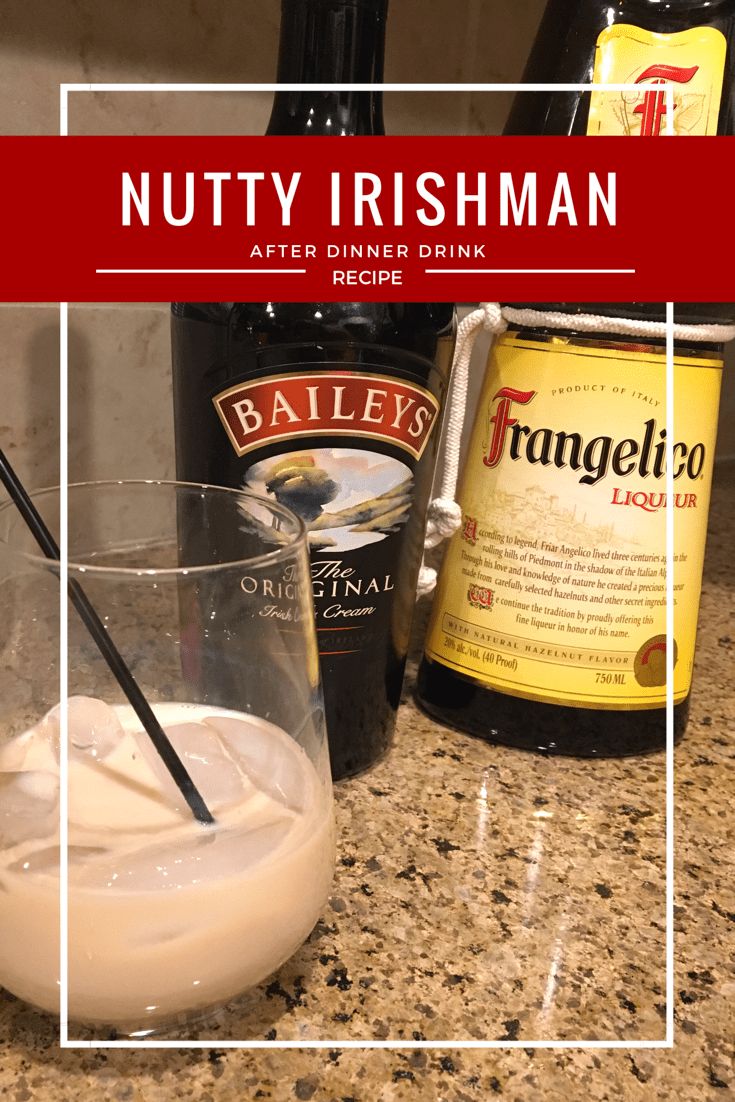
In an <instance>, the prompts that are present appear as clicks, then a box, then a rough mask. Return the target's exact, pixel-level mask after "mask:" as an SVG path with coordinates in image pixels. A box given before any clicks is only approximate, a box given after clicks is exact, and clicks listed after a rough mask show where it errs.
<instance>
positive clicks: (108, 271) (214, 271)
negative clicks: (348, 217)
mask: <svg viewBox="0 0 735 1102" xmlns="http://www.w3.org/2000/svg"><path fill="white" fill-rule="evenodd" d="M95 273H96V275H306V268H95Z"/></svg>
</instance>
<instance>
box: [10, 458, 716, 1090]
mask: <svg viewBox="0 0 735 1102" xmlns="http://www.w3.org/2000/svg"><path fill="white" fill-rule="evenodd" d="M734 518H735V466H733V465H732V464H730V465H723V466H721V467H720V468H719V469H718V472H717V481H716V488H715V495H714V499H713V507H712V512H711V518H710V536H709V544H708V554H707V565H706V572H705V586H704V592H703V599H702V612H701V620H700V636H699V649H698V656H697V676H696V679H695V688H694V693H693V700H692V714H691V720H690V725H689V730H688V733H687V735H686V737H685V740H684V742H683V743H682V745H681V747H680V749H679V750H678V752H677V767H676V791H677V878H676V903H677V909H676V938H677V941H676V959H677V967H676V982H675V1020H676V1046H675V1048H674V1050H673V1051H671V1050H666V1049H664V1050H655V1049H642V1050H627V1051H626V1050H623V1051H601V1050H597V1051H594V1050H579V1049H576V1050H575V1049H568V1050H562V1049H557V1050H556V1051H545V1050H536V1051H534V1050H531V1049H525V1048H517V1049H512V1050H502V1051H484V1052H483V1051H479V1050H477V1049H471V1048H468V1049H457V1048H456V1047H455V1048H453V1047H452V1046H451V1045H449V1046H448V1047H447V1048H446V1049H441V1050H421V1049H416V1050H407V1051H390V1050H372V1051H352V1050H344V1049H342V1050H341V1049H340V1041H342V1040H345V1039H366V1038H372V1039H379V1040H380V1039H391V1040H401V1039H403V1040H409V1041H410V1040H422V1039H427V1040H446V1039H449V1038H451V1039H454V1040H463V1041H469V1042H472V1041H476V1040H480V1039H494V1038H498V1039H501V1038H502V1039H506V1040H518V1041H521V1042H523V1041H530V1040H533V1039H536V1040H538V1039H558V1038H567V1039H578V1038H588V1039H596V1038H606V1039H621V1040H627V1041H633V1040H644V1039H651V1040H662V1039H663V1038H664V1036H665V1014H666V1007H665V909H664V759H663V757H662V756H661V755H655V756H651V757H647V758H640V759H628V760H623V761H601V762H581V761H573V760H567V759H545V758H541V757H535V756H531V755H527V754H523V753H520V752H513V751H510V750H506V749H503V748H499V747H493V746H490V745H487V744H485V743H483V742H482V741H479V740H475V739H471V738H468V737H464V736H462V735H459V734H457V733H455V732H452V731H449V730H446V729H444V728H442V727H439V726H437V725H436V724H434V723H433V722H431V721H430V720H428V719H427V718H426V717H425V716H423V715H422V714H421V713H420V712H419V711H417V709H416V707H415V705H414V704H413V702H412V699H411V694H412V682H413V676H414V674H415V665H416V663H415V661H414V662H412V663H411V664H410V667H409V676H408V678H407V685H406V694H405V702H404V704H403V706H402V708H401V712H400V717H399V723H398V730H397V735H396V742H395V747H394V749H393V750H392V752H391V754H390V755H389V756H388V757H387V758H386V759H385V760H384V761H383V762H381V763H379V764H378V765H377V766H376V767H375V768H374V769H373V770H371V771H370V772H369V773H368V774H366V775H364V776H363V777H361V778H358V779H356V780H352V781H349V782H344V783H342V784H340V785H338V786H337V819H338V828H339V834H340V843H339V856H338V864H337V874H336V880H335V884H334V890H333V894H332V896H331V900H330V903H329V905H328V907H327V909H326V911H325V913H324V916H323V918H322V921H321V922H320V923H319V924H318V926H317V928H316V930H315V931H314V933H313V934H312V936H311V938H310V940H309V942H308V943H307V944H306V945H305V946H304V947H303V948H302V949H301V950H300V951H299V953H297V955H296V956H295V957H294V958H292V960H291V961H290V962H289V963H288V964H287V965H285V966H284V967H283V968H282V969H281V970H280V972H279V973H278V974H277V976H275V977H272V978H271V980H270V981H268V982H266V983H265V984H263V985H262V987H261V988H260V989H258V990H257V991H256V992H254V993H251V994H250V995H248V996H246V997H245V998H244V999H243V1000H241V1001H239V1002H238V1003H236V1004H232V1005H231V1006H230V1007H228V1008H227V1010H226V1011H224V1012H222V1013H221V1014H220V1016H219V1018H218V1020H217V1021H216V1022H215V1023H214V1026H213V1027H209V1028H208V1029H207V1030H203V1031H202V1032H201V1034H200V1036H201V1037H203V1038H211V1037H214V1038H216V1039H218V1040H220V1039H221V1040H225V1039H243V1038H261V1039H275V1040H276V1041H282V1040H304V1039H330V1040H333V1041H334V1047H333V1048H330V1049H328V1050H322V1051H318V1050H316V1051H315V1050H268V1051H249V1052H248V1051H237V1050H222V1049H215V1050H212V1051H207V1050H202V1051H198V1050H189V1051H175V1050H164V1051H161V1050H155V1051H147V1052H142V1051H139V1050H136V1051H129V1050H107V1051H79V1050H75V1051H65V1052H60V1051H59V1050H58V1049H57V1048H56V1039H55V1033H54V1026H53V1023H52V1022H50V1021H49V1020H48V1019H46V1018H44V1017H42V1016H40V1015H38V1014H36V1013H35V1012H33V1011H32V1010H30V1009H28V1008H26V1007H25V1006H24V1005H23V1004H21V1003H20V1002H18V1001H17V1000H15V999H14V998H13V997H12V996H10V995H7V994H5V993H4V992H2V991H0V1095H2V1096H3V1097H6V1096H7V1098H8V1099H10V1100H12V1102H26V1100H31V1099H43V1100H44V1102H62V1100H63V1102H68V1100H70V1099H75V1100H78V1102H164V1100H165V1102H169V1100H174V1099H189V1098H191V1099H195V1100H199V1102H218V1100H221V1102H228V1100H233V1102H234V1100H235V1099H237V1100H242V1099H255V1098H262V1099H269V1098H270V1099H276V1100H280V1099H284V1100H286V1099H301V1100H308V1099H313V1100H314V1102H327V1100H329V1102H332V1100H342V1102H353V1100H354V1102H376V1100H380V1102H382V1100H386V1102H387V1100H390V1102H393V1100H395V1102H399V1100H403V1099H421V1100H426V1102H431V1100H435V1099H436V1100H442V1102H473V1100H480V1099H483V1100H484V1099H488V1098H493V1097H495V1096H497V1097H499V1098H503V1099H508V1100H518V1102H520V1100H523V1102H528V1100H535V1099H539V1100H544V1102H546V1100H556V1099H564V1100H566V1102H568V1100H570V1099H572V1100H576V1099H579V1100H588V1099H589V1100H595V1099H619V1098H624V1099H630V1100H634V1102H637V1100H639V1099H640V1100H646V1102H648V1100H649V1099H652V1098H659V1099H674V1098H675V1099H677V1100H685V1102H689V1100H692V1102H694V1100H699V1099H708V1098H718V1099H726V1098H729V1097H731V1096H732V1094H733V1093H735V1068H734V1067H733V1058H732V1041H733V1034H734V1033H735V1030H734V1028H733V1026H734V1021H733V997H734V996H735V973H734V972H733V969H732V961H733V949H734V948H735V937H734V934H735V926H734V923H735V896H734V895H733V883H735V877H733V871H734V870H733V864H734V863H735V858H734V856H733V854H734V852H735V850H734V848H733V840H734V839H733V835H734V833H735V829H734V827H733V815H732V812H733V797H734V794H735V782H734V781H733V762H734V761H735V751H734V750H733V742H732V741H731V737H730V736H731V732H732V729H733V724H734V722H735V701H734V700H733V679H734V677H735V669H734V668H733V650H734V649H735V637H734V634H735V633H733V627H732V613H733V603H734V601H733V591H734V587H735V574H734V573H733V570H732V548H733V545H735V519H734ZM420 619H421V617H419V620H420ZM420 631H421V625H420V624H419V625H418V627H417V632H416V637H417V641H418V640H420ZM419 645H420V642H419ZM417 649H418V648H417ZM0 936H1V934H0ZM30 951H32V949H31V950H30Z"/></svg>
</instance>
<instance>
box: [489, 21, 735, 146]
mask: <svg viewBox="0 0 735 1102" xmlns="http://www.w3.org/2000/svg"><path fill="white" fill-rule="evenodd" d="M620 25H623V26H624V27H625V28H629V31H625V30H623V31H621V30H620ZM702 28H707V29H708V30H706V31H705V33H704V35H702V34H701V29H702ZM713 31H714V32H719V34H720V35H721V36H723V39H724V40H720V39H718V38H717V35H716V34H714V35H713V33H712V32H713ZM617 35H620V37H616V36H617ZM651 35H657V36H679V37H678V38H676V39H671V38H668V39H667V38H666V37H658V38H657V39H656V40H655V41H652V40H650V36H651ZM687 35H688V36H689V38H688V39H687V37H686V36H687ZM734 46H735V2H734V0H710V2H707V3H703V2H701V0H700V2H698V3H692V2H691V0H549V3H548V4H547V6H546V10H545V12H544V15H543V18H542V20H541V24H540V27H539V30H538V34H537V36H536V40H535V42H534V45H533V47H532V49H531V53H530V55H529V58H528V62H527V64H526V69H525V72H524V74H523V82H524V83H526V84H530V83H538V84H540V83H553V84H561V83H574V84H587V83H591V82H592V81H593V80H595V81H596V82H598V81H599V82H603V81H604V82H605V83H609V84H613V83H632V82H636V81H639V80H640V81H641V94H640V96H639V97H637V96H636V95H635V94H634V93H617V94H615V93H605V95H604V107H605V110H604V111H601V112H600V113H599V117H598V118H592V119H591V118H590V94H589V93H578V92H553V93H552V92H520V93H519V94H518V95H517V96H516V98H515V100H514V103H513V106H512V108H511V111H510V115H509V117H508V122H507V124H506V127H505V133H506V134H557V135H559V134H561V135H564V134H592V133H595V134H601V133H606V134H636V135H637V134H644V133H649V134H651V133H653V134H655V133H659V132H661V126H662V125H663V124H662V116H661V114H660V103H659V104H658V105H656V104H653V106H654V108H657V110H655V111H654V112H653V113H652V112H651V111H649V110H648V107H650V106H651V103H650V99H649V101H646V100H645V96H646V94H648V95H649V97H650V95H651V94H652V93H653V91H654V90H655V89H654V83H653V82H655V81H656V80H658V79H661V76H662V75H665V76H666V77H667V78H668V79H671V80H672V81H673V82H674V85H675V104H676V106H675V112H674V124H675V127H676V132H677V133H679V134H684V133H694V134H716V133H717V134H731V133H732V132H733V121H734V119H735V83H734V82H733V65H734V62H733V57H734V56H735V55H733V47H734ZM656 65H661V66H667V67H668V68H667V69H666V70H665V72H664V73H663V74H659V73H657V71H656V70H655V69H654V68H653V67H654V66H656ZM671 67H673V68H674V70H678V72H677V71H672V68H671ZM693 69H696V70H697V71H696V72H694V73H692V70H693ZM646 74H648V75H646ZM713 95H715V96H716V97H717V98H718V99H719V103H720V106H719V110H718V111H717V110H712V111H708V105H709V102H710V100H711V97H712V96H713ZM596 96H597V97H598V98H597V100H596V102H597V105H598V107H602V105H603V98H600V94H599V93H596Z"/></svg>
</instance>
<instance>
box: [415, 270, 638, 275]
mask: <svg viewBox="0 0 735 1102" xmlns="http://www.w3.org/2000/svg"><path fill="white" fill-rule="evenodd" d="M424 272H425V274H426V275H546V274H548V275H575V274H582V275H635V274H636V269H635V268H425V269H424Z"/></svg>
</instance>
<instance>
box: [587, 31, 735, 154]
mask: <svg viewBox="0 0 735 1102" xmlns="http://www.w3.org/2000/svg"><path fill="white" fill-rule="evenodd" d="M726 53H727V40H726V38H725V36H724V35H723V34H722V32H721V31H718V30H717V29H716V28H715V27H694V28H692V29H691V30H686V31H679V32H678V33H677V34H656V33H654V32H653V31H644V30H642V29H641V28H640V27H634V26H632V25H630V24H628V23H615V24H614V25H613V26H612V27H606V28H605V30H604V31H603V32H602V34H601V35H600V37H599V38H598V39H597V46H596V48H595V67H594V74H593V77H592V80H593V83H595V84H635V85H640V91H639V92H638V91H630V92H601V91H596V92H593V93H592V95H591V98H590V114H589V121H588V123H587V133H588V134H595V135H611V134H613V135H614V134H625V135H638V136H641V137H657V136H658V135H660V134H665V133H666V94H665V86H666V84H668V83H669V82H670V83H671V84H673V86H674V115H673V123H674V132H675V133H676V134H692V135H696V134H699V135H706V134H716V133H717V119H718V116H719V113H720V99H721V97H722V82H723V78H724V73H725V55H726Z"/></svg>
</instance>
